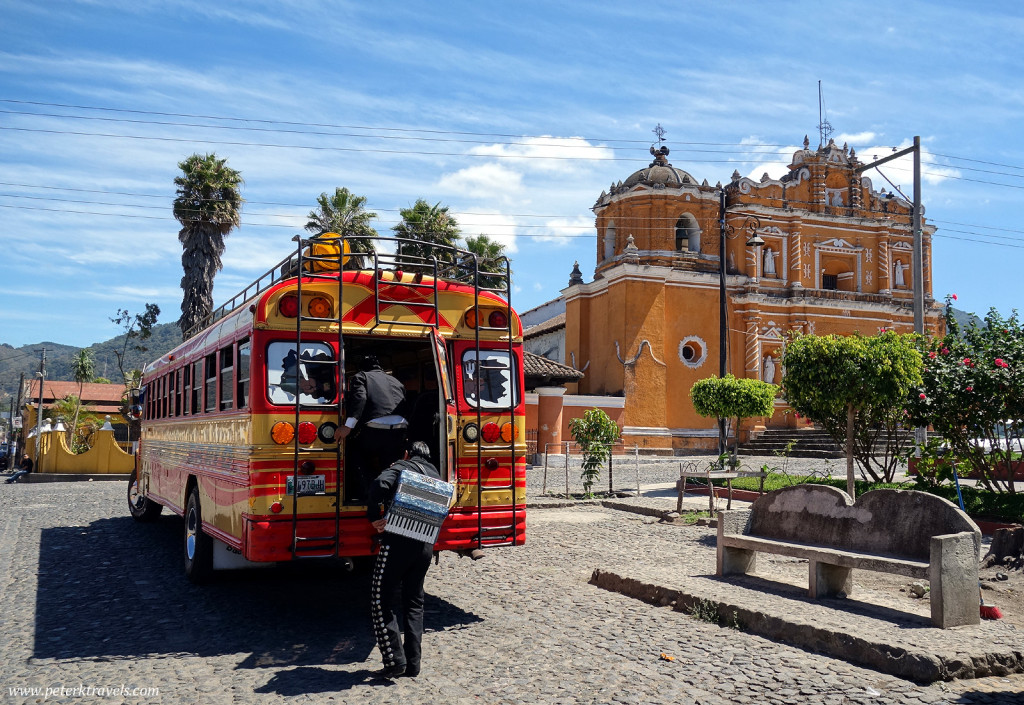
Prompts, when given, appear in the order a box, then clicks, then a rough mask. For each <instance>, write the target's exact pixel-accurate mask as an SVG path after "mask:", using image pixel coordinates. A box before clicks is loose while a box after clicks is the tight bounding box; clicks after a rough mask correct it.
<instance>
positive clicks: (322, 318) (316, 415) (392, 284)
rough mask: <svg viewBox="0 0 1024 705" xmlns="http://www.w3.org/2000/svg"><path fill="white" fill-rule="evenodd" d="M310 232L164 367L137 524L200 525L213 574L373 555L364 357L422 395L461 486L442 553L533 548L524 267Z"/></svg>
mask: <svg viewBox="0 0 1024 705" xmlns="http://www.w3.org/2000/svg"><path fill="white" fill-rule="evenodd" d="M296 240H297V241H298V247H297V249H296V252H295V254H293V255H292V256H290V257H288V258H286V259H285V260H284V261H282V262H281V263H280V264H278V265H277V266H276V267H274V268H273V269H272V270H270V271H269V272H267V274H265V275H264V276H263V277H261V278H260V279H258V280H257V281H256V282H254V283H253V284H252V285H250V286H249V287H248V288H247V289H246V290H244V291H242V292H241V293H240V294H238V295H237V296H235V297H234V298H233V299H232V300H231V301H229V302H228V303H227V304H225V305H224V306H222V307H221V308H220V309H218V310H217V311H216V312H214V314H213V315H212V316H211V317H210V324H209V325H208V326H206V327H205V328H204V329H203V330H201V331H197V332H195V334H191V335H189V336H188V337H187V339H186V340H185V342H183V343H182V344H181V345H179V346H178V347H176V348H175V349H174V350H171V351H170V352H169V353H167V354H166V355H164V356H162V357H161V358H160V359H158V360H155V361H153V362H152V363H150V364H149V365H147V366H146V369H145V370H144V373H143V382H142V393H141V395H140V399H139V405H140V407H141V409H139V411H140V415H141V424H142V433H141V440H140V443H139V450H138V453H137V461H136V470H135V472H134V473H133V475H132V478H131V482H130V486H129V489H128V503H129V509H130V512H131V514H132V516H133V517H134V518H135V519H137V520H139V521H147V520H152V519H154V518H156V516H157V515H159V513H160V511H161V510H162V508H163V507H167V508H168V509H169V510H171V511H173V512H174V513H176V514H178V515H181V516H183V517H184V519H185V531H184V541H183V553H184V560H185V571H186V574H187V575H188V577H189V578H190V579H191V580H193V581H196V582H202V581H203V580H205V579H206V578H208V577H209V576H210V574H211V571H212V570H214V569H221V568H224V569H227V568H232V567H242V566H251V565H253V564H266V563H271V562H278V561H291V560H295V559H299V558H346V559H351V558H355V557H359V556H369V555H372V553H373V552H374V550H375V547H374V542H373V540H372V537H373V533H374V532H373V529H372V527H371V526H370V524H369V522H368V521H367V519H366V507H365V501H364V499H363V498H362V497H361V494H362V483H361V480H360V478H359V477H358V474H357V473H356V472H355V471H354V469H352V465H351V464H349V463H347V462H346V458H345V455H346V453H345V450H346V449H345V445H346V444H345V442H344V441H340V442H339V439H336V437H335V436H336V431H337V429H338V426H339V424H343V423H344V420H345V418H346V417H345V387H346V385H345V380H346V379H347V373H348V372H349V371H350V370H348V369H347V368H346V359H349V360H358V359H359V358H361V357H362V356H364V355H370V354H372V355H375V356H376V357H377V359H378V360H379V361H380V363H381V366H382V367H383V368H384V369H385V370H386V371H388V372H390V373H391V374H393V375H394V376H395V377H397V378H398V379H399V380H400V381H401V382H402V383H403V384H404V385H405V387H406V390H407V402H408V408H407V409H406V416H407V418H408V420H409V424H410V428H409V433H410V435H411V436H413V437H419V438H421V439H422V440H425V441H426V442H427V443H428V445H429V446H430V448H431V455H432V457H433V459H434V461H435V464H436V465H437V466H438V469H439V470H440V471H441V475H442V477H444V478H445V479H447V480H448V481H449V482H452V483H453V484H455V485H456V495H455V502H454V505H453V506H452V508H451V510H450V511H449V514H448V518H447V519H446V520H445V523H444V525H443V527H442V529H441V533H440V536H439V537H438V541H437V544H436V548H437V549H438V550H457V551H472V550H476V549H484V548H487V547H493V546H508V545H521V544H522V543H523V542H524V540H525V529H526V513H525V499H526V476H525V469H526V466H525V456H526V444H525V433H524V424H525V410H524V408H525V407H524V395H523V357H522V325H521V323H520V321H519V317H518V316H517V315H516V313H515V312H514V311H513V310H512V308H511V306H510V305H509V297H508V295H507V292H508V291H509V290H510V287H509V286H508V285H509V272H508V263H507V260H505V261H504V263H503V266H504V272H503V273H493V272H490V273H488V272H481V271H480V266H479V261H478V260H477V258H476V257H475V256H473V255H472V254H471V253H468V252H464V251H459V250H456V249H454V248H444V247H437V248H434V251H433V253H432V254H431V256H430V257H422V256H415V255H411V254H410V255H403V254H402V248H403V246H405V247H406V250H407V251H409V249H410V248H409V244H410V243H408V242H406V241H402V240H398V239H394V238H374V239H372V241H371V242H372V244H373V245H374V249H373V251H371V252H369V253H366V254H360V255H356V254H349V242H347V241H343V240H342V239H341V238H339V237H337V236H336V235H333V234H326V235H322V236H318V237H316V238H311V239H308V240H304V239H301V238H296ZM413 244H420V245H422V244H421V243H413ZM137 408H138V407H137ZM349 469H352V471H351V472H347V470H349Z"/></svg>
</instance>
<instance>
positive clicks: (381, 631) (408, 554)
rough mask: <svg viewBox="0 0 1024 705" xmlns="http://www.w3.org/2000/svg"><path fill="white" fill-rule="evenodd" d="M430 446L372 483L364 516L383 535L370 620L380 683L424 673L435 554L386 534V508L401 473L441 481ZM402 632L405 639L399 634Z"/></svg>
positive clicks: (413, 449) (415, 448) (412, 451)
mask: <svg viewBox="0 0 1024 705" xmlns="http://www.w3.org/2000/svg"><path fill="white" fill-rule="evenodd" d="M429 455H430V449H428V448H427V446H426V444H424V443H420V442H413V443H412V444H410V446H409V449H408V450H407V451H405V453H404V456H405V457H404V459H402V460H398V461H396V462H394V463H393V464H392V465H391V466H390V467H388V468H387V469H385V470H384V472H382V473H381V474H380V475H379V476H377V477H376V478H375V479H374V482H373V484H372V485H371V486H370V501H369V503H368V505H367V507H366V516H367V518H368V519H369V520H370V522H371V523H372V524H373V528H374V529H376V530H377V532H378V536H380V552H378V554H377V562H376V564H375V565H374V568H373V582H372V587H371V595H370V615H371V617H372V619H373V630H374V633H375V634H376V636H377V646H378V648H380V653H381V656H382V657H383V659H384V669H383V670H382V671H380V672H379V673H377V675H378V676H380V677H382V678H389V679H390V678H397V677H398V676H407V677H410V678H415V677H416V676H418V675H419V673H420V659H421V655H422V648H421V642H422V640H423V602H424V596H423V581H424V579H425V578H426V576H427V569H428V568H430V559H431V558H432V557H433V555H434V544H433V543H428V542H426V541H420V540H418V539H414V538H411V537H408V536H402V535H399V534H395V533H382V532H384V531H385V527H386V526H387V522H386V520H385V519H384V513H383V511H382V507H384V506H386V505H388V504H390V503H391V501H392V500H393V498H394V496H395V489H396V488H397V487H398V480H399V477H400V476H401V473H402V470H410V471H412V472H418V473H420V474H421V475H426V476H427V477H433V478H436V479H438V480H440V479H441V473H439V472H438V471H437V468H436V467H434V466H433V464H431V462H430V460H429V459H428V456H429ZM399 632H401V634H402V635H403V636H404V640H403V638H402V637H401V636H400V635H399Z"/></svg>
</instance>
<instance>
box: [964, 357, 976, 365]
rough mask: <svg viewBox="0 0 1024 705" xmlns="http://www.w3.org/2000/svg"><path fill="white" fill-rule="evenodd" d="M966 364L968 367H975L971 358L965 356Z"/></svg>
mask: <svg viewBox="0 0 1024 705" xmlns="http://www.w3.org/2000/svg"><path fill="white" fill-rule="evenodd" d="M964 365H966V366H967V367H974V365H972V364H971V358H969V357H965V358H964Z"/></svg>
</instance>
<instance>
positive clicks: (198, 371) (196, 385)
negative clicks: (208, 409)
mask: <svg viewBox="0 0 1024 705" xmlns="http://www.w3.org/2000/svg"><path fill="white" fill-rule="evenodd" d="M202 399H203V361H202V360H197V361H196V362H195V363H194V364H193V365H192V413H193V414H199V413H202V411H203V406H202Z"/></svg>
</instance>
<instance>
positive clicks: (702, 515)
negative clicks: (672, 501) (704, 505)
mask: <svg viewBox="0 0 1024 705" xmlns="http://www.w3.org/2000/svg"><path fill="white" fill-rule="evenodd" d="M710 518H711V513H710V512H707V511H703V512H684V513H683V514H680V515H679V519H680V521H681V523H683V524H686V525H688V526H689V525H692V524H696V523H697V522H698V521H700V520H701V519H710Z"/></svg>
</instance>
